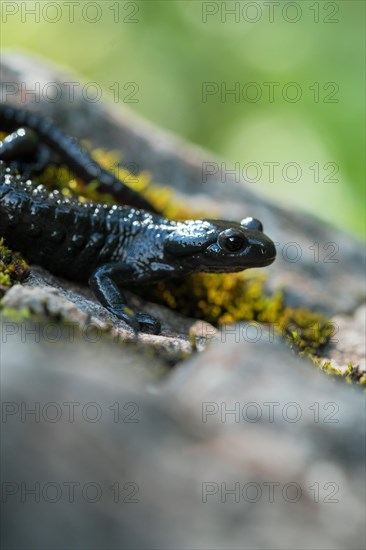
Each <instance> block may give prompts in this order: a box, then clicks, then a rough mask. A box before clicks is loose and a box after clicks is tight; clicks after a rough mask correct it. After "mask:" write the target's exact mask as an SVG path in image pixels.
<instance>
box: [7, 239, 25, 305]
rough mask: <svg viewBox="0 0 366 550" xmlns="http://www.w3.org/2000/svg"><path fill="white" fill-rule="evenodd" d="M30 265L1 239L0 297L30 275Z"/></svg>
mask: <svg viewBox="0 0 366 550" xmlns="http://www.w3.org/2000/svg"><path fill="white" fill-rule="evenodd" d="M28 271H29V268H28V265H27V263H26V261H25V260H24V259H23V258H22V257H21V255H20V254H18V252H13V251H12V250H10V249H9V248H7V247H6V246H5V244H4V239H2V238H0V295H1V294H3V293H4V292H5V290H6V289H7V288H9V287H11V286H12V285H14V284H15V283H20V282H21V281H23V280H24V279H25V277H26V276H27V275H28Z"/></svg>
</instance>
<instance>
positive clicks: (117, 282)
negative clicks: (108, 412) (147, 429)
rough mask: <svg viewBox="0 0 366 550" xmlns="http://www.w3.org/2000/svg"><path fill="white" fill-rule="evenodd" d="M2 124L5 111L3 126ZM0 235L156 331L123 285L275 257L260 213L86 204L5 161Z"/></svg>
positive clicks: (0, 174)
mask: <svg viewBox="0 0 366 550" xmlns="http://www.w3.org/2000/svg"><path fill="white" fill-rule="evenodd" d="M0 113H1V111H0ZM1 123H2V120H1V116H0V129H1V128H2V124H1ZM16 146H17V147H18V145H17V144H16ZM0 159H1V147H0ZM126 200H128V199H126ZM0 235H1V236H3V237H5V239H6V241H7V243H8V245H9V246H10V247H11V248H13V249H16V250H19V251H21V252H22V253H23V254H24V256H25V257H26V258H27V259H28V260H29V261H31V262H32V263H36V264H39V265H42V266H43V267H45V268H47V269H48V270H49V271H51V272H52V273H54V274H56V275H61V276H63V277H66V278H70V279H73V280H79V281H88V282H89V285H90V287H91V289H92V290H93V292H94V293H95V295H96V296H97V297H98V299H99V300H100V302H101V303H102V304H103V305H104V306H105V307H106V308H107V309H108V310H109V311H111V312H112V313H114V314H115V315H116V316H117V317H118V318H120V319H123V320H124V321H126V322H127V323H128V324H129V325H130V326H131V327H132V328H134V329H135V330H144V331H147V332H154V333H157V332H158V331H159V323H158V321H157V320H156V319H154V318H153V317H151V316H149V315H146V314H143V313H134V312H133V311H132V310H131V309H130V308H128V306H127V305H126V301H125V297H124V295H123V293H122V291H121V287H122V286H125V287H129V286H133V285H140V284H148V283H152V282H156V281H160V280H163V279H168V278H172V277H178V276H182V275H187V274H189V273H194V272H202V271H203V272H214V273H219V272H233V271H242V270H244V269H247V268H249V267H262V266H265V265H269V264H271V263H272V262H273V261H274V259H275V256H276V250H275V246H274V244H273V242H272V241H271V240H270V239H269V238H268V237H267V236H266V235H264V233H263V231H262V225H261V223H260V222H259V221H258V220H255V219H253V218H247V219H246V220H243V221H242V222H241V223H237V222H232V221H222V220H186V221H183V222H176V221H172V220H168V219H166V218H163V217H162V216H160V215H158V214H155V213H152V212H147V211H146V210H142V209H138V208H132V207H131V206H110V205H105V204H96V203H93V202H88V203H81V202H79V201H78V200H76V199H69V198H64V197H63V196H62V195H61V194H60V193H59V192H57V191H54V192H52V193H50V192H49V191H48V190H47V189H46V188H44V187H43V186H38V187H35V186H34V184H33V183H32V182H31V181H29V180H28V181H27V180H25V178H24V177H22V176H19V175H16V174H15V173H14V172H13V171H12V170H11V169H10V168H9V167H7V165H6V164H5V163H3V162H0ZM233 248H234V249H235V250H233Z"/></svg>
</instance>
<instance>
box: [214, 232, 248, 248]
mask: <svg viewBox="0 0 366 550" xmlns="http://www.w3.org/2000/svg"><path fill="white" fill-rule="evenodd" d="M218 243H219V245H220V246H221V248H223V249H224V250H226V252H239V250H243V249H244V248H246V247H247V246H248V241H247V240H246V238H245V237H244V235H243V234H242V233H239V232H238V231H235V229H226V231H223V232H222V233H220V235H219V238H218Z"/></svg>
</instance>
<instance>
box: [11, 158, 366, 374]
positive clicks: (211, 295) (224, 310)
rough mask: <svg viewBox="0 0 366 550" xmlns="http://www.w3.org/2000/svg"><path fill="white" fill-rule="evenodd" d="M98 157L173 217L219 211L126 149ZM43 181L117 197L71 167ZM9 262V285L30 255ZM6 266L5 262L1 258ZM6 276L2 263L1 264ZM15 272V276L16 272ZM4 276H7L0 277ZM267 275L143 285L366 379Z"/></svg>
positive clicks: (324, 322)
mask: <svg viewBox="0 0 366 550" xmlns="http://www.w3.org/2000/svg"><path fill="white" fill-rule="evenodd" d="M91 154H92V156H93V158H94V159H95V160H96V161H97V162H99V163H100V164H101V165H102V166H103V167H105V168H107V169H109V170H111V171H112V172H113V173H114V174H115V175H116V176H117V177H119V178H120V179H121V180H123V181H124V182H125V183H126V184H128V185H129V186H130V187H132V188H133V189H135V190H136V191H138V192H140V193H141V194H143V195H144V196H145V197H146V198H147V199H148V200H149V201H150V202H151V203H152V204H153V205H154V206H155V207H156V208H157V209H158V210H159V211H161V212H162V214H163V215H164V216H166V217H168V218H171V219H177V220H178V219H187V218H200V217H202V216H204V217H215V215H216V213H215V212H205V213H203V212H199V211H196V212H193V211H192V209H191V208H189V207H187V205H185V204H184V203H182V202H181V201H179V202H178V200H177V199H175V194H174V191H173V190H172V189H171V188H170V187H169V186H158V185H153V184H152V183H151V176H150V174H149V173H148V172H146V171H144V172H140V173H138V174H133V173H132V172H131V171H129V170H128V168H126V167H120V166H119V165H118V163H119V160H120V155H119V153H117V152H114V151H111V152H105V151H102V150H100V149H97V150H94V151H92V152H91ZM36 179H37V181H38V183H43V184H44V185H46V186H48V187H50V188H52V189H55V188H57V189H59V190H61V191H62V193H63V194H64V195H65V196H69V195H76V196H78V197H79V199H80V200H81V201H85V200H89V199H91V200H94V201H100V202H107V203H113V202H115V201H114V199H113V197H112V196H110V195H106V194H101V193H99V192H98V182H97V181H94V182H91V183H89V184H87V185H86V184H85V183H83V182H82V181H81V180H79V179H78V178H76V177H75V176H74V175H73V174H70V171H69V169H68V168H67V167H62V166H61V167H58V166H53V165H49V166H48V167H47V168H46V170H45V171H44V172H43V174H41V175H40V176H38V178H36ZM7 254H8V258H10V260H9V261H8V264H6V262H3V263H4V266H5V267H6V265H8V266H9V265H14V266H17V267H11V268H10V269H9V268H8V269H7V270H6V269H5V270H3V280H4V281H5V285H4V286H10V285H11V284H12V282H13V280H14V277H15V279H17V277H18V279H17V280H21V277H22V275H23V273H24V272H25V269H26V264H25V262H24V260H21V258H20V257H19V256H17V255H15V254H13V253H11V252H10V251H8V253H7ZM0 266H1V264H0ZM0 277H1V269H0ZM12 277H13V278H12ZM0 281H1V279H0ZM265 282H266V278H265V276H264V275H263V273H259V274H256V273H255V272H254V271H253V270H251V272H250V273H249V274H247V273H246V272H245V273H244V272H241V273H230V274H207V273H199V274H195V275H191V276H189V277H186V278H185V279H184V280H175V281H174V280H173V281H168V282H161V283H158V284H157V285H155V286H153V287H150V288H149V289H145V290H144V289H142V290H141V292H140V293H141V294H142V295H143V296H144V297H145V298H147V299H149V300H152V301H155V302H157V303H161V304H164V305H167V306H168V307H170V308H171V309H175V310H177V311H179V312H180V313H181V314H184V315H186V316H189V317H194V318H199V319H205V320H206V321H208V322H210V323H212V324H214V325H215V326H220V325H223V324H225V323H232V322H236V321H257V322H260V323H264V324H267V325H268V324H271V326H273V327H274V330H275V331H276V332H277V333H280V334H281V335H282V336H283V337H284V339H285V340H286V341H287V342H288V344H289V345H290V347H291V348H292V349H294V350H295V351H297V352H298V353H300V354H301V355H306V356H307V357H310V358H311V359H312V360H313V362H314V364H316V365H317V366H318V367H319V368H320V369H321V370H323V371H324V372H326V373H327V374H331V375H337V376H343V377H344V378H345V379H346V380H347V381H356V382H357V383H359V384H365V375H364V374H362V373H361V374H360V372H359V370H357V368H356V367H354V366H352V367H350V368H349V371H347V374H346V375H344V374H343V373H342V372H341V371H339V370H338V369H336V368H335V367H333V366H332V365H331V364H330V362H329V361H328V362H327V361H324V360H322V359H321V358H320V357H321V350H322V348H323V347H324V345H325V344H327V342H328V341H329V339H330V337H331V335H332V333H333V326H332V323H331V321H330V320H329V319H327V318H326V317H325V316H324V315H322V314H321V313H317V312H314V311H309V310H307V309H305V308H290V307H288V306H287V305H286V304H285V303H284V298H283V294H282V292H281V291H280V290H278V291H277V292H275V293H273V294H272V295H268V294H267V293H266V290H265Z"/></svg>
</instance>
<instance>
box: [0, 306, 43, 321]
mask: <svg viewBox="0 0 366 550" xmlns="http://www.w3.org/2000/svg"><path fill="white" fill-rule="evenodd" d="M0 314H1V318H2V319H9V320H11V321H13V322H17V323H21V322H23V321H27V320H29V319H32V320H33V321H35V315H34V314H33V313H32V312H31V311H30V309H29V308H27V307H23V309H14V308H12V307H3V306H2V304H0Z"/></svg>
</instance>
